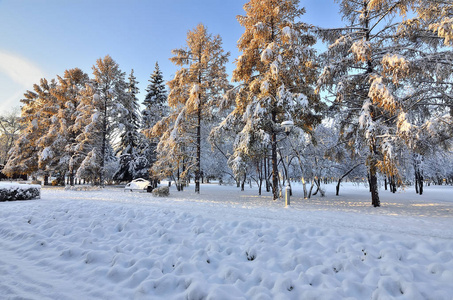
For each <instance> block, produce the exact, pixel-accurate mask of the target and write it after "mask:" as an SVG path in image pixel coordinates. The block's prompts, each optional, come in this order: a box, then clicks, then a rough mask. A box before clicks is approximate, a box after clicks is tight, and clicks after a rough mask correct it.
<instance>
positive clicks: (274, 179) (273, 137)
mask: <svg viewBox="0 0 453 300" xmlns="http://www.w3.org/2000/svg"><path fill="white" fill-rule="evenodd" d="M275 122H276V113H275V111H272V124H275ZM271 144H272V153H271V157H272V196H273V199H274V200H277V199H278V165H277V133H276V132H275V131H274V129H272V134H271Z"/></svg>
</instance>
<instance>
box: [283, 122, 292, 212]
mask: <svg viewBox="0 0 453 300" xmlns="http://www.w3.org/2000/svg"><path fill="white" fill-rule="evenodd" d="M293 126H294V122H293V121H283V122H282V127H283V128H284V129H285V133H286V136H289V134H290V132H291V129H292V128H293ZM286 164H287V165H288V171H289V153H288V154H287V155H286ZM288 171H287V172H286V187H285V206H286V207H288V206H289V205H290V202H291V201H290V200H291V199H290V198H291V196H290V194H291V192H290V190H291V187H290V186H289V176H288Z"/></svg>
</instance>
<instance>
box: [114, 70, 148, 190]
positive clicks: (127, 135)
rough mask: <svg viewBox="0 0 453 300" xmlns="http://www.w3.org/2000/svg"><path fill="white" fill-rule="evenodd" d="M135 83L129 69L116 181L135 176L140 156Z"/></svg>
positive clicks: (127, 179)
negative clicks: (125, 111)
mask: <svg viewBox="0 0 453 300" xmlns="http://www.w3.org/2000/svg"><path fill="white" fill-rule="evenodd" d="M137 84H138V82H137V80H136V78H135V76H134V70H131V73H130V75H129V78H128V85H127V96H128V101H127V102H126V103H125V105H126V107H125V108H126V110H127V113H126V117H125V122H124V126H123V129H122V132H121V134H120V143H119V145H118V148H117V153H119V154H120V162H119V165H120V168H119V170H118V171H117V172H116V173H115V175H114V179H115V180H118V181H130V180H132V179H135V178H137V176H136V174H137V171H138V170H136V166H137V164H136V162H137V160H138V159H139V157H140V153H139V146H140V144H141V141H142V140H143V138H142V136H141V134H140V133H139V127H140V117H139V104H138V99H137V96H136V95H137V94H138V91H139V89H138V87H137Z"/></svg>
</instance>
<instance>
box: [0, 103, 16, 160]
mask: <svg viewBox="0 0 453 300" xmlns="http://www.w3.org/2000/svg"><path fill="white" fill-rule="evenodd" d="M19 116H20V113H19V109H18V108H15V109H12V110H11V111H9V112H6V113H2V114H1V115H0V165H4V164H5V163H6V161H7V160H8V152H9V150H11V148H12V147H13V146H14V142H15V141H16V140H17V138H18V137H19V133H20V131H21V125H20V122H19Z"/></svg>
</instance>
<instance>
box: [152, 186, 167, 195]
mask: <svg viewBox="0 0 453 300" xmlns="http://www.w3.org/2000/svg"><path fill="white" fill-rule="evenodd" d="M169 194H170V188H169V187H168V186H161V187H157V188H155V189H153V196H156V197H167V196H168V195H169Z"/></svg>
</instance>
